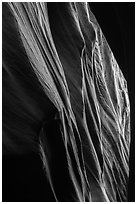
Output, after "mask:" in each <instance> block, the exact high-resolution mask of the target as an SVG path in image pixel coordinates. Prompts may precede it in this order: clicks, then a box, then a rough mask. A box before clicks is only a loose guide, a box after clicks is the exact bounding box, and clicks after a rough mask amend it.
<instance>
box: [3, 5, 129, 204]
mask: <svg viewBox="0 0 137 204" xmlns="http://www.w3.org/2000/svg"><path fill="white" fill-rule="evenodd" d="M3 101H4V103H3V154H4V155H24V154H27V153H31V154H34V153H37V154H40V157H41V159H42V161H43V166H44V171H45V172H46V176H45V179H47V181H48V182H47V183H48V185H49V187H50V189H51V191H52V193H53V197H54V199H55V200H56V201H83V202H85V201H93V202H95V201H110V202H112V201H127V187H128V177H129V146H130V104H129V98H128V91H127V82H126V80H125V78H124V76H123V74H122V72H121V70H120V68H119V66H118V64H117V62H116V60H115V57H114V55H113V53H112V51H111V49H110V47H109V45H108V43H107V41H106V39H105V37H104V35H103V33H102V31H101V29H100V26H99V25H98V22H97V20H96V18H95V16H94V15H93V13H92V12H91V11H90V9H89V6H88V4H87V3H77V2H76V3H72V2H71V3H44V2H41V3H37V2H35V3H32V2H30V3H25V2H24V3H17V2H14V3H3ZM45 201H48V200H45Z"/></svg>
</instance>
